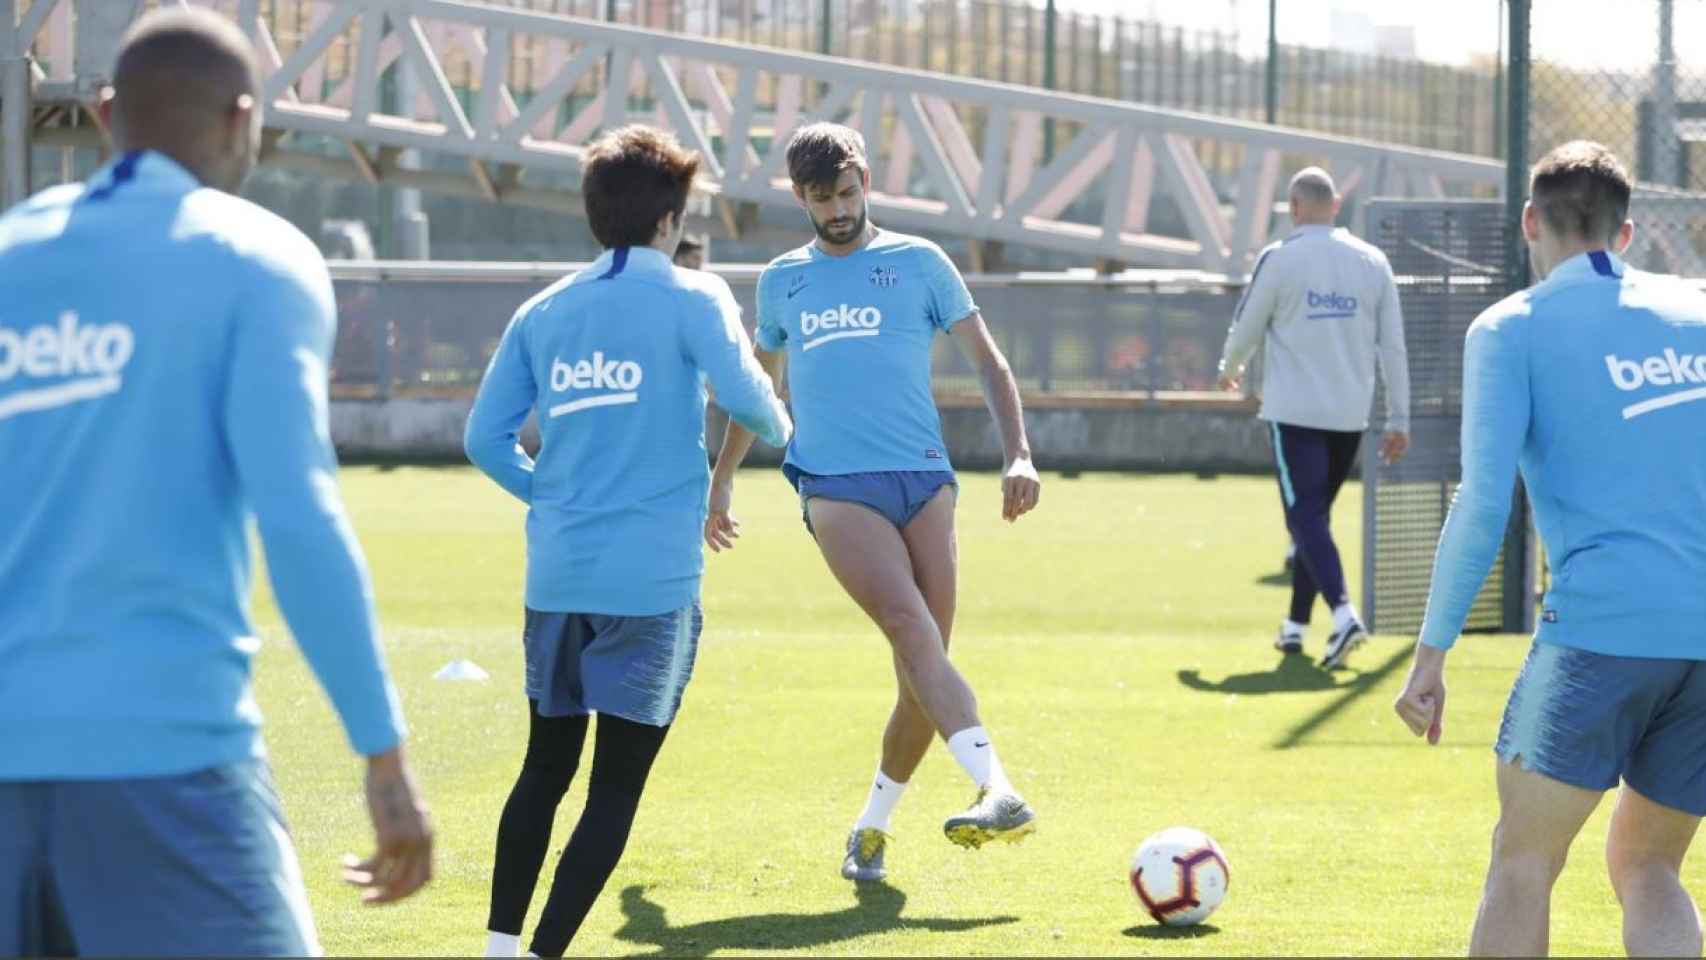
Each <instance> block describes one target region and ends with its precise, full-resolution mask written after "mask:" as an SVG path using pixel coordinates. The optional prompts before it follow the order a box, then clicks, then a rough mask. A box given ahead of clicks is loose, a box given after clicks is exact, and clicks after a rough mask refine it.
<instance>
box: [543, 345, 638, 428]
mask: <svg viewBox="0 0 1706 960" xmlns="http://www.w3.org/2000/svg"><path fill="white" fill-rule="evenodd" d="M645 378H646V372H645V371H644V370H642V369H641V368H640V365H639V364H637V363H635V362H634V361H632V360H606V359H604V351H602V350H595V351H593V354H592V359H590V360H584V359H583V360H577V361H575V362H574V363H569V362H568V361H566V360H562V359H553V360H552V361H551V392H552V393H567V392H568V391H571V390H612V391H618V392H615V393H599V394H595V395H593V396H590V397H581V398H580V399H578V400H570V401H567V402H566V403H559V404H556V405H555V406H553V407H552V408H551V409H550V411H549V413H550V415H551V416H553V417H560V416H563V415H564V414H569V413H575V412H576V411H579V410H585V409H587V408H588V407H613V406H618V405H621V404H626V403H638V402H640V394H639V393H638V390H639V388H640V382H641V381H643V380H644V379H645Z"/></svg>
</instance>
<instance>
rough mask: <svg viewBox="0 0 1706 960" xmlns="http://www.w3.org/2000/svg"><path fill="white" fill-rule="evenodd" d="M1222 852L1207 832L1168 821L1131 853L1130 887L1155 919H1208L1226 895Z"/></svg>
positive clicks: (1175, 923)
mask: <svg viewBox="0 0 1706 960" xmlns="http://www.w3.org/2000/svg"><path fill="white" fill-rule="evenodd" d="M1228 876H1229V874H1228V871H1227V869H1226V854H1225V853H1223V852H1222V851H1221V849H1220V844H1218V843H1215V842H1214V841H1213V840H1211V839H1209V836H1208V834H1205V833H1203V832H1202V831H1201V830H1192V829H1191V828H1190V827H1170V828H1168V829H1166V830H1163V831H1161V832H1160V833H1157V834H1155V835H1154V836H1151V837H1150V838H1149V839H1147V840H1145V841H1143V843H1142V844H1140V845H1139V846H1138V848H1137V853H1136V854H1134V855H1133V856H1132V858H1131V888H1132V890H1134V891H1136V893H1137V899H1138V900H1139V901H1140V902H1142V904H1143V909H1144V910H1145V911H1147V912H1148V914H1149V915H1150V916H1151V917H1154V918H1155V920H1156V921H1157V922H1158V923H1164V924H1166V925H1168V926H1170V927H1188V926H1190V925H1192V924H1195V923H1201V922H1203V921H1204V920H1207V919H1208V915H1209V914H1211V913H1213V912H1214V908H1216V907H1218V906H1220V901H1221V900H1223V899H1225V897H1226V883H1227V879H1228Z"/></svg>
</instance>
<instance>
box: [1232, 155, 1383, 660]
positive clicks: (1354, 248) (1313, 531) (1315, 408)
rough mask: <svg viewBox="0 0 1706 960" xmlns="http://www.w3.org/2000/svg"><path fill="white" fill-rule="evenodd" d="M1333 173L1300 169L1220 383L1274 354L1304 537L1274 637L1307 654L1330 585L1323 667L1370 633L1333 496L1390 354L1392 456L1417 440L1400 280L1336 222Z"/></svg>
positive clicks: (1289, 522)
mask: <svg viewBox="0 0 1706 960" xmlns="http://www.w3.org/2000/svg"><path fill="white" fill-rule="evenodd" d="M1338 213H1339V196H1338V193H1337V191H1336V190H1335V189H1334V186H1333V178H1332V177H1330V176H1328V175H1327V172H1326V171H1325V170H1322V169H1321V168H1319V167H1307V168H1305V169H1303V170H1301V171H1299V172H1298V173H1297V175H1296V176H1294V177H1292V178H1291V219H1292V223H1293V224H1295V225H1296V229H1294V230H1293V231H1292V232H1291V235H1290V236H1287V237H1286V238H1285V239H1283V240H1280V241H1279V242H1277V243H1273V244H1270V245H1268V247H1267V248H1266V249H1264V250H1263V251H1262V253H1261V255H1260V256H1259V257H1257V258H1256V266H1255V268H1254V269H1253V270H1252V271H1251V274H1250V283H1249V285H1248V286H1246V287H1245V288H1244V296H1243V297H1242V298H1241V299H1240V300H1239V301H1238V309H1237V312H1236V313H1235V314H1234V315H1233V318H1232V330H1231V332H1229V333H1228V334H1227V337H1226V349H1225V351H1224V352H1223V353H1222V354H1221V358H1220V386H1221V388H1222V389H1227V390H1231V389H1236V388H1237V386H1238V382H1239V378H1240V377H1241V376H1242V375H1243V372H1244V365H1245V364H1246V363H1248V362H1249V360H1250V358H1251V356H1252V355H1254V354H1255V352H1256V348H1257V347H1258V346H1261V347H1263V353H1262V410H1261V413H1260V414H1259V416H1260V417H1261V418H1262V419H1263V420H1266V421H1267V422H1268V423H1269V425H1270V426H1271V428H1272V431H1273V443H1274V459H1275V461H1276V465H1277V466H1278V468H1279V482H1280V497H1281V499H1282V500H1283V502H1284V504H1285V525H1286V528H1287V529H1288V530H1290V531H1291V537H1292V541H1293V542H1294V543H1296V544H1297V560H1298V562H1297V563H1295V564H1293V566H1292V590H1291V612H1290V615H1289V616H1288V617H1287V618H1286V619H1285V621H1284V622H1283V623H1282V624H1281V625H1280V630H1279V637H1278V639H1277V640H1275V641H1274V645H1275V646H1276V647H1278V648H1279V649H1280V650H1282V651H1284V652H1285V653H1288V654H1291V653H1301V652H1302V650H1303V631H1304V628H1305V627H1306V626H1307V625H1308V623H1309V613H1310V609H1311V608H1312V607H1313V606H1314V604H1315V595H1316V594H1317V593H1319V594H1320V595H1321V596H1322V598H1323V599H1325V600H1326V601H1327V606H1328V607H1329V608H1330V609H1331V610H1332V611H1333V630H1332V633H1331V634H1330V635H1329V636H1328V638H1327V649H1326V653H1325V655H1324V656H1323V657H1322V659H1321V665H1322V666H1323V667H1326V668H1327V669H1329V670H1331V669H1333V668H1335V667H1338V666H1340V665H1342V664H1343V663H1344V661H1345V657H1346V655H1347V654H1349V653H1350V651H1351V650H1353V649H1355V648H1356V647H1357V646H1358V645H1360V644H1361V643H1362V642H1363V640H1364V639H1365V633H1364V630H1363V626H1362V622H1361V619H1360V618H1359V617H1358V616H1357V612H1356V608H1355V607H1354V606H1352V605H1351V598H1350V592H1349V590H1348V589H1347V588H1346V587H1345V572H1344V567H1343V565H1342V564H1341V563H1340V562H1339V549H1338V547H1337V546H1335V545H1334V544H1333V534H1332V529H1331V526H1330V520H1331V515H1332V509H1333V500H1334V499H1335V498H1336V497H1337V496H1338V495H1339V488H1340V487H1341V486H1342V485H1343V484H1344V482H1345V477H1347V476H1348V475H1349V474H1350V470H1351V464H1352V463H1354V462H1355V461H1356V453H1357V447H1358V445H1359V444H1360V442H1361V440H1362V432H1363V431H1364V430H1366V429H1368V414H1369V406H1370V401H1372V400H1373V399H1374V368H1375V363H1376V362H1377V361H1378V362H1379V364H1380V371H1381V373H1382V375H1383V376H1384V377H1385V382H1386V411H1387V413H1386V434H1385V436H1384V437H1383V438H1382V440H1381V444H1380V456H1381V459H1383V460H1385V461H1386V462H1387V463H1391V462H1394V461H1396V460H1397V459H1398V458H1399V457H1402V456H1403V455H1404V451H1405V450H1406V449H1408V448H1409V445H1410V437H1409V430H1410V370H1409V364H1408V361H1407V359H1406V357H1405V351H1404V323H1403V318H1402V317H1401V316H1400V315H1399V312H1398V286H1397V284H1396V283H1395V282H1394V281H1393V279H1392V267H1391V265H1390V264H1388V263H1387V262H1386V255H1385V254H1383V253H1381V252H1380V251H1379V250H1377V249H1375V248H1374V247H1372V246H1369V245H1368V244H1366V243H1364V242H1362V241H1361V240H1358V239H1357V238H1356V237H1353V236H1351V235H1350V233H1349V232H1348V231H1346V230H1344V229H1342V228H1336V227H1334V226H1333V219H1334V218H1335V217H1336V216H1338Z"/></svg>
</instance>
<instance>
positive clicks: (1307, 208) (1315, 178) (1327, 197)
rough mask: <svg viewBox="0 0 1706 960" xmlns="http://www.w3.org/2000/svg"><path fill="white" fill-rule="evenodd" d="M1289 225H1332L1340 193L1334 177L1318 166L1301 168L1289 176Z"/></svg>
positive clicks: (1336, 213) (1337, 211) (1336, 216)
mask: <svg viewBox="0 0 1706 960" xmlns="http://www.w3.org/2000/svg"><path fill="white" fill-rule="evenodd" d="M1289 193H1290V197H1291V222H1292V225H1293V226H1298V227H1301V226H1304V225H1306V224H1312V225H1317V226H1331V225H1332V223H1333V221H1334V220H1336V219H1338V216H1339V190H1338V188H1337V187H1335V186H1334V185H1333V177H1332V175H1331V174H1329V173H1328V172H1327V171H1325V170H1323V169H1321V168H1320V167H1304V168H1303V169H1302V170H1299V171H1297V173H1295V174H1293V175H1292V178H1291V190H1290V191H1289Z"/></svg>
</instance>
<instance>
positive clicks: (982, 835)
mask: <svg viewBox="0 0 1706 960" xmlns="http://www.w3.org/2000/svg"><path fill="white" fill-rule="evenodd" d="M1036 828H1037V814H1036V811H1034V810H1032V809H1031V805H1030V804H1028V803H1026V802H1025V800H1024V798H1023V797H1021V796H1019V795H1018V794H1016V793H1013V792H1011V791H1007V792H1001V793H997V792H996V791H993V790H991V789H989V788H988V787H983V788H981V789H979V790H978V792H977V801H976V802H974V803H973V804H972V805H971V806H970V807H968V808H966V810H965V811H964V812H962V813H956V814H954V815H953V816H951V817H949V818H948V819H947V822H945V823H943V824H942V832H943V833H945V834H947V835H948V839H949V840H952V841H953V842H955V843H957V844H959V845H960V846H962V847H966V848H968V849H972V850H975V849H977V848H978V847H981V846H983V845H984V844H986V843H988V842H989V841H991V840H1005V841H1007V842H1008V843H1015V842H1017V841H1019V840H1022V839H1024V838H1025V837H1026V836H1028V835H1029V834H1030V833H1031V832H1032V831H1034V830H1035V829H1036Z"/></svg>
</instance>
